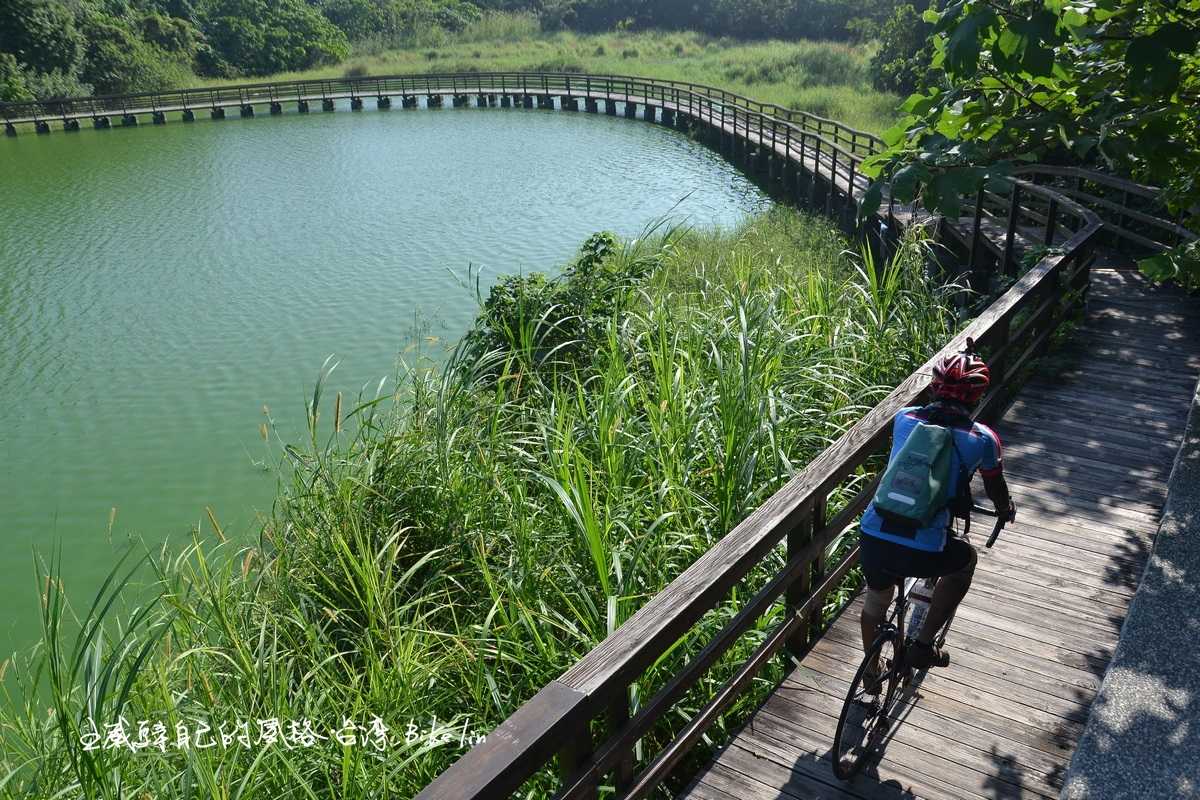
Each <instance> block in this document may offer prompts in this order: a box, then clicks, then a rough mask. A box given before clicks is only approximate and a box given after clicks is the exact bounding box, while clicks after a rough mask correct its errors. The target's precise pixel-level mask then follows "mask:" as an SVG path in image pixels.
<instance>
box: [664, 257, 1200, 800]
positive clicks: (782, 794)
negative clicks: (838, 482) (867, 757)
mask: <svg viewBox="0 0 1200 800" xmlns="http://www.w3.org/2000/svg"><path fill="white" fill-rule="evenodd" d="M1198 376H1200V300H1197V299H1194V298H1193V299H1188V298H1185V297H1183V296H1182V295H1180V294H1179V293H1177V292H1174V291H1172V290H1170V289H1164V288H1161V287H1152V286H1150V285H1148V284H1147V282H1146V281H1145V280H1144V279H1143V278H1142V277H1141V276H1140V275H1138V274H1137V273H1135V272H1132V271H1129V270H1118V269H1112V268H1097V269H1094V270H1093V273H1092V289H1091V295H1090V300H1089V307H1088V310H1087V314H1086V318H1085V321H1084V323H1083V324H1082V325H1081V326H1080V327H1079V328H1078V329H1077V330H1076V332H1075V333H1074V335H1073V336H1072V339H1071V340H1070V342H1069V343H1068V345H1067V346H1066V347H1065V348H1064V349H1063V350H1061V351H1059V352H1058V353H1056V354H1054V355H1052V356H1051V357H1050V358H1048V359H1047V360H1045V361H1043V362H1042V364H1041V365H1040V367H1039V369H1038V372H1037V374H1036V375H1035V376H1034V377H1033V379H1032V380H1031V382H1030V383H1029V384H1028V385H1027V386H1026V387H1025V388H1024V389H1023V390H1022V391H1021V393H1020V395H1019V398H1020V399H1019V400H1018V401H1017V402H1015V403H1014V404H1013V405H1012V407H1011V408H1010V409H1009V410H1008V412H1007V413H1006V414H1005V416H1004V417H1003V419H1002V421H1001V422H1000V424H999V426H998V428H999V433H1000V436H1001V438H1002V439H1003V440H1004V443H1005V452H1004V462H1005V470H1006V473H1007V475H1008V478H1009V483H1010V485H1011V487H1012V491H1013V495H1014V498H1015V500H1016V503H1017V506H1018V517H1017V522H1016V524H1014V525H1012V526H1010V527H1009V528H1007V529H1006V530H1005V532H1004V533H1003V534H1002V535H1001V538H1000V540H999V541H998V543H997V545H996V547H995V548H994V549H993V550H991V551H987V550H983V549H982V547H980V559H979V567H978V569H977V571H976V574H975V582H974V585H973V586H972V588H971V592H970V594H969V595H968V596H967V598H966V600H965V601H964V602H963V605H962V607H961V608H960V611H959V614H958V616H957V617H956V618H955V620H954V624H953V626H952V629H951V632H950V636H949V638H948V640H947V647H948V648H949V649H950V650H951V664H950V666H949V667H948V668H946V669H940V670H932V671H930V672H929V673H928V674H927V675H926V676H925V678H924V680H923V681H922V682H921V683H920V684H919V685H917V686H915V687H914V689H913V690H912V691H911V692H909V693H908V694H906V695H905V696H903V697H901V698H900V700H899V701H898V708H897V711H896V721H895V722H894V723H893V727H892V731H891V732H890V733H889V740H888V742H887V745H886V748H885V750H884V753H883V756H882V758H881V760H880V761H879V763H878V764H876V765H874V766H873V767H868V768H867V770H866V772H865V773H864V774H863V775H861V776H859V777H858V778H856V779H855V780H854V781H852V782H850V783H842V782H840V781H839V780H838V779H837V778H835V777H834V775H833V773H832V770H831V767H830V763H829V751H830V748H831V746H832V739H833V731H834V726H835V725H836V722H837V715H838V713H839V710H840V708H841V704H842V700H843V698H844V696H845V693H846V690H847V688H848V685H849V681H850V679H851V678H852V677H853V674H854V670H855V669H856V668H857V665H858V663H859V661H860V660H861V656H862V653H861V645H860V643H859V633H858V612H859V609H860V607H861V597H860V598H859V599H858V600H856V601H855V602H854V603H852V604H851V605H850V606H849V607H848V608H847V609H846V610H845V612H843V613H842V614H841V615H840V616H839V617H838V618H837V620H836V621H835V622H834V623H833V625H832V626H831V628H830V630H829V631H828V632H827V633H826V634H825V635H824V636H823V637H822V638H821V639H820V640H819V641H818V642H817V643H816V645H815V646H814V648H813V649H812V651H811V653H809V654H808V655H807V656H806V657H805V658H804V659H803V661H802V662H801V663H800V665H799V666H797V667H796V668H795V669H794V670H793V671H792V672H791V674H790V675H788V677H787V679H786V680H785V681H784V683H783V684H782V685H781V686H780V687H778V688H777V689H776V690H775V691H774V692H773V693H772V694H771V695H770V697H769V698H768V699H767V700H766V701H765V702H764V703H763V704H762V706H761V707H760V708H759V709H758V710H757V711H756V712H755V713H754V714H753V716H752V717H751V718H750V720H749V721H748V722H747V723H746V724H745V725H744V727H743V728H742V729H741V731H740V732H739V733H738V734H737V735H736V736H735V737H734V738H733V740H732V741H731V742H730V743H729V744H728V745H727V746H726V747H724V748H722V749H721V751H720V752H719V753H718V754H717V756H716V758H715V759H714V760H713V761H712V762H711V763H710V764H709V765H708V766H707V767H706V768H705V769H704V770H703V771H702V772H701V773H700V774H699V775H698V776H697V777H696V778H695V779H694V780H693V782H692V783H691V785H690V786H689V788H688V789H687V790H686V791H684V792H683V793H682V794H681V795H680V797H682V798H689V799H690V800H785V799H789V798H805V799H807V798H863V799H869V800H876V799H877V798H889V800H890V799H892V798H910V797H918V798H944V800H959V798H991V799H993V800H1008V799H1010V798H1012V799H1015V798H1026V797H1028V798H1037V797H1050V798H1057V797H1058V795H1059V790H1060V787H1061V782H1062V775H1063V773H1064V771H1065V769H1066V766H1067V763H1068V762H1069V760H1070V758H1071V754H1072V752H1073V749H1074V745H1075V742H1076V740H1077V739H1078V737H1079V734H1080V731H1081V730H1082V727H1083V724H1084V722H1085V721H1086V719H1087V716H1088V710H1089V706H1090V704H1091V701H1092V698H1093V697H1094V696H1095V694H1096V691H1097V689H1098V688H1099V685H1100V681H1101V679H1102V677H1103V675H1104V671H1105V668H1106V667H1107V665H1108V661H1109V658H1110V656H1111V654H1112V652H1113V649H1114V647H1115V645H1116V643H1117V639H1118V637H1119V635H1120V629H1121V624H1122V622H1123V621H1124V619H1125V613H1126V609H1127V608H1128V604H1129V602H1130V599H1131V597H1132V595H1133V593H1134V591H1135V590H1136V588H1137V584H1138V581H1139V579H1140V577H1141V572H1142V568H1143V566H1144V564H1145V561H1146V558H1147V556H1148V555H1149V552H1150V548H1151V546H1152V542H1153V537H1154V533H1155V530H1156V526H1157V521H1158V514H1159V511H1160V508H1161V506H1162V503H1163V499H1164V491H1165V489H1164V487H1165V484H1166V480H1167V476H1168V474H1169V472H1170V470H1171V465H1172V461H1173V458H1174V455H1175V452H1176V450H1177V449H1178V446H1179V443H1180V438H1181V435H1182V433H1183V428H1184V422H1185V417H1186V413H1187V409H1188V407H1189V398H1190V397H1191V393H1192V391H1193V389H1194V387H1195V384H1196V380H1197V377H1198ZM974 538H975V542H976V544H977V546H978V545H979V543H980V542H979V537H978V536H976V537H974Z"/></svg>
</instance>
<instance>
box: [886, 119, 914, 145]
mask: <svg viewBox="0 0 1200 800" xmlns="http://www.w3.org/2000/svg"><path fill="white" fill-rule="evenodd" d="M910 124H911V121H908V120H906V121H904V122H901V123H900V124H899V125H893V126H892V127H890V128H888V129H887V130H886V131H884V132H883V133H881V134H880V135H879V138H880V139H883V143H884V144H886V145H887V146H888V147H894V146H895V145H898V144H900V142H902V141H904V139H905V138H906V137H907V136H908V126H909V125H910Z"/></svg>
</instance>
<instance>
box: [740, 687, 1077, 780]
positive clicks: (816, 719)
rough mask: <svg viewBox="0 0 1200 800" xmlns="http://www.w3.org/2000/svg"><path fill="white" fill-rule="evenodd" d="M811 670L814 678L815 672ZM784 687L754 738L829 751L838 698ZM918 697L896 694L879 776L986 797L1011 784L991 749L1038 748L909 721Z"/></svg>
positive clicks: (947, 723) (1043, 758) (931, 719)
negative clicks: (996, 786) (992, 786)
mask: <svg viewBox="0 0 1200 800" xmlns="http://www.w3.org/2000/svg"><path fill="white" fill-rule="evenodd" d="M813 674H814V676H815V675H816V674H817V673H813ZM826 677H828V676H826ZM841 682H842V681H841V680H840V679H833V683H834V685H836V684H839V683H841ZM789 688H792V689H794V690H795V691H791V692H789V693H788V694H787V695H786V696H784V695H783V694H782V693H781V694H780V695H779V696H776V697H772V698H771V699H770V700H769V701H768V702H767V704H766V705H764V707H763V710H762V712H761V714H760V724H758V725H756V726H755V728H754V734H753V737H754V738H753V741H754V742H755V743H761V742H763V741H764V740H765V739H767V738H768V737H769V738H774V739H777V740H778V741H780V742H783V743H785V744H784V746H785V747H787V746H788V745H791V747H796V746H797V745H799V746H800V747H801V748H803V749H807V750H809V751H810V752H811V751H816V752H820V751H821V749H822V744H824V750H826V751H828V750H830V748H831V745H832V739H833V735H832V734H833V732H834V730H835V726H836V724H837V717H838V714H839V713H840V710H841V706H842V703H841V701H840V700H839V699H838V698H837V697H835V696H833V695H832V694H829V693H827V692H825V691H819V690H818V691H811V690H809V691H805V688H806V687H804V685H803V683H800V684H797V686H795V687H789ZM923 698H924V693H923V691H921V690H918V691H917V692H916V693H909V694H905V695H902V696H901V697H900V698H898V700H899V705H898V706H897V708H896V711H895V714H894V722H893V726H892V730H891V731H890V732H889V733H890V738H889V740H888V741H887V743H886V745H885V747H884V750H883V757H882V759H881V761H880V763H879V766H878V772H879V774H880V776H881V777H883V776H885V775H886V774H887V773H888V772H892V773H898V775H897V777H899V776H900V775H904V776H905V777H906V778H907V779H908V780H909V781H911V783H910V784H908V785H911V786H914V787H919V790H920V791H923V792H924V793H927V794H929V793H931V792H930V789H931V788H933V787H934V786H936V788H937V789H939V790H943V791H945V790H949V791H951V792H955V793H957V794H956V795H952V796H957V797H975V796H983V797H989V796H990V794H989V792H988V788H989V785H990V784H992V783H993V782H995V781H997V780H999V781H1000V782H1001V783H1010V784H1011V783H1012V781H1009V780H1005V779H1004V778H1001V777H1000V776H999V775H997V773H996V772H995V770H994V769H993V767H994V763H993V762H992V760H991V758H990V757H989V755H990V753H989V750H990V749H991V748H997V749H999V748H1000V747H1003V748H1004V749H1005V750H1006V751H1008V754H1009V755H1010V756H1011V754H1012V753H1013V752H1015V751H1020V752H1023V753H1028V752H1037V751H1036V750H1035V749H1034V748H1028V747H1024V746H1022V745H1020V744H1018V743H1013V742H1009V741H1006V740H1003V739H1000V738H998V737H996V736H993V735H988V734H987V733H985V732H984V731H982V730H979V729H974V730H973V731H972V730H971V729H970V726H964V725H958V724H955V723H954V722H953V721H951V720H949V719H946V718H941V720H940V722H941V724H940V725H938V724H937V723H936V722H935V720H937V715H932V714H930V715H929V716H928V717H924V718H921V717H919V719H926V720H928V722H927V727H926V726H921V725H919V724H917V722H915V721H914V720H913V716H912V713H911V711H915V710H916V709H917V708H919V707H920V706H921V701H922V700H923ZM910 709H911V711H910ZM968 731H970V733H968ZM747 738H750V737H747ZM973 742H974V744H973ZM979 745H984V746H983V747H980V746H979ZM784 752H785V753H786V752H787V751H786V750H785V751H784ZM1055 760H1056V759H1055V757H1054V756H1050V755H1048V754H1041V755H1040V756H1034V757H1033V758H1032V759H1031V761H1033V762H1034V763H1038V762H1047V761H1048V762H1051V763H1053V761H1055ZM1052 769H1053V768H1052V767H1051V768H1050V770H1051V771H1052ZM900 770H903V771H904V772H903V773H901V772H900ZM909 776H911V777H909ZM931 776H936V778H937V780H938V781H939V784H940V785H938V784H933V785H932V786H931V781H930V777H931ZM1031 777H1033V778H1034V780H1033V781H1031V782H1029V783H1028V784H1027V785H1026V786H1025V788H1026V789H1027V790H1030V791H1032V792H1034V793H1035V794H1039V795H1043V796H1047V797H1057V795H1058V790H1057V788H1056V787H1054V786H1053V785H1051V784H1050V782H1049V781H1048V780H1046V779H1045V777H1044V776H1043V775H1034V776H1031ZM943 787H945V788H944V789H943ZM1009 789H1010V790H1015V789H1016V786H1015V785H1010V786H1009Z"/></svg>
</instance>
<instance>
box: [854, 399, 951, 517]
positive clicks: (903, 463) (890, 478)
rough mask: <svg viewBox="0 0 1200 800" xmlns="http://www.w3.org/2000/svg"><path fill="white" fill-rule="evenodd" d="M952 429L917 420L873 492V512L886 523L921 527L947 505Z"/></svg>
mask: <svg viewBox="0 0 1200 800" xmlns="http://www.w3.org/2000/svg"><path fill="white" fill-rule="evenodd" d="M955 449H956V448H955V445H954V431H953V430H952V429H951V428H949V427H942V426H941V425H931V424H930V423H928V422H924V421H922V422H918V423H917V427H916V428H914V429H913V431H912V433H910V434H909V435H908V439H906V440H905V442H904V445H903V446H902V447H901V448H900V451H899V452H898V453H896V456H895V457H894V458H893V459H892V461H891V463H890V464H888V467H887V470H886V471H885V472H884V473H883V478H882V479H881V480H880V481H879V489H878V491H876V493H875V501H874V502H875V511H876V512H877V513H878V514H879V516H881V517H883V518H884V519H885V520H888V521H889V522H894V523H898V524H900V525H904V526H910V527H917V528H923V527H925V526H926V525H928V524H929V522H930V521H931V520H932V519H933V517H934V515H936V514H937V513H938V512H939V511H941V510H942V509H943V508H946V506H948V505H949V498H948V495H949V492H950V477H951V464H952V458H951V457H952V456H953V454H954V451H955Z"/></svg>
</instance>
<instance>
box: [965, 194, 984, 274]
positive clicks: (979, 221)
mask: <svg viewBox="0 0 1200 800" xmlns="http://www.w3.org/2000/svg"><path fill="white" fill-rule="evenodd" d="M982 226H983V184H980V185H979V191H977V192H976V193H975V221H974V223H973V224H972V226H971V256H970V260H968V261H967V272H968V274H969V278H968V283H969V284H970V286H971V288H972V289H975V290H977V291H978V289H979V286H978V283H979V279H978V276H977V275H976V270H978V269H979V248H980V247H981V246H982V243H983V237H982V231H981V228H982Z"/></svg>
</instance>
